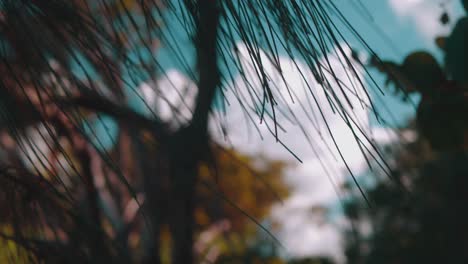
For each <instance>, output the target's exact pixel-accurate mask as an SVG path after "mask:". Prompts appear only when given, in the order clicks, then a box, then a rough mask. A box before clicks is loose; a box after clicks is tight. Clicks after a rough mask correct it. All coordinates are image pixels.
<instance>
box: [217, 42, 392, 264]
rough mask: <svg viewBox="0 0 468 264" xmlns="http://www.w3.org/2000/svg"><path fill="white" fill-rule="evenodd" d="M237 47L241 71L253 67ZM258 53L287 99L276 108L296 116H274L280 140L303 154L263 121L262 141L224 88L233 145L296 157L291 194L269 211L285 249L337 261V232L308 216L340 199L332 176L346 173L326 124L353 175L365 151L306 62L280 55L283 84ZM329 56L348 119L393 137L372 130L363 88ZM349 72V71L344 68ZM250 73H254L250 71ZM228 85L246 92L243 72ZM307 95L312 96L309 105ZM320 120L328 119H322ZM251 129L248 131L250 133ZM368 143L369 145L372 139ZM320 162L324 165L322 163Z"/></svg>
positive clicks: (338, 178)
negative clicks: (279, 127)
mask: <svg viewBox="0 0 468 264" xmlns="http://www.w3.org/2000/svg"><path fill="white" fill-rule="evenodd" d="M238 50H239V51H240V54H241V58H245V59H244V60H242V61H241V63H242V65H243V68H244V70H246V72H247V74H249V71H253V69H254V68H253V65H252V62H251V61H250V59H249V57H248V55H247V54H248V53H247V50H246V48H245V46H244V45H242V44H239V45H238ZM260 55H261V57H262V62H263V63H264V64H263V66H264V69H265V70H266V74H267V75H268V76H269V77H270V79H271V80H272V83H273V84H274V85H276V88H277V89H275V88H274V89H273V90H274V91H273V92H274V94H275V97H276V98H281V96H283V97H284V98H285V99H286V101H284V102H281V100H280V105H279V106H278V108H279V109H283V110H284V111H285V112H287V111H288V108H287V107H286V106H285V104H288V105H289V106H290V108H291V110H292V111H293V112H294V115H295V117H296V118H297V120H298V121H297V122H294V121H292V122H291V121H289V120H288V118H290V119H293V115H292V114H289V115H288V116H287V117H288V118H286V117H284V116H283V117H278V122H279V124H281V125H282V126H283V127H284V129H285V130H286V131H287V132H286V133H280V139H281V140H283V142H284V143H285V145H286V146H288V147H289V148H290V149H291V150H293V151H294V152H295V153H296V154H297V155H298V156H299V158H301V159H302V161H303V163H302V164H301V163H299V162H297V161H296V160H295V159H294V157H293V156H292V155H290V154H289V153H288V152H287V151H286V150H285V148H284V147H282V146H281V145H280V144H278V143H277V142H276V141H275V138H274V137H273V136H272V135H269V131H268V129H267V127H266V125H264V124H261V125H258V127H259V130H260V131H261V132H262V134H263V135H264V139H263V140H261V139H260V137H259V136H257V134H256V133H255V130H254V129H250V130H249V129H247V128H246V126H245V125H244V124H245V115H243V114H242V110H241V107H240V106H239V105H237V104H235V103H233V102H235V100H234V99H233V94H230V93H227V97H228V99H229V100H230V102H231V105H230V107H229V108H228V110H227V114H226V120H227V122H226V126H227V132H228V137H229V139H230V141H231V142H232V145H233V146H234V147H236V148H237V149H238V150H241V151H246V152H248V153H251V154H255V153H258V152H263V153H264V154H265V155H267V156H269V157H270V158H273V159H285V160H289V161H292V162H296V163H295V164H296V166H295V167H293V168H290V169H289V170H288V172H287V178H286V179H287V181H288V183H289V184H291V185H292V186H293V188H294V193H293V194H292V196H291V197H290V198H289V199H288V200H287V201H285V204H284V205H283V206H281V205H278V206H277V207H276V209H275V210H274V212H273V216H274V217H276V218H277V219H279V221H280V222H282V224H283V226H284V230H282V232H280V234H281V239H283V241H284V242H285V244H286V247H287V249H288V253H289V254H291V255H297V256H306V255H327V256H332V257H334V258H335V259H336V260H337V261H338V262H342V261H343V256H342V246H341V235H340V231H339V230H337V228H335V227H333V226H331V225H328V224H325V225H321V226H317V225H316V223H313V222H308V221H307V219H308V213H307V212H308V211H309V210H308V209H310V208H311V207H313V206H317V205H323V204H329V203H330V202H332V201H336V200H337V199H338V197H337V194H336V192H335V190H334V186H333V184H332V182H331V181H333V182H334V183H335V184H337V185H338V184H340V183H342V182H343V181H344V180H345V179H349V177H350V176H349V173H348V171H347V168H346V166H345V163H344V162H343V160H341V159H340V154H339V152H338V150H337V149H336V148H335V146H334V143H333V140H332V138H331V136H330V134H329V133H328V130H327V125H328V126H329V128H330V130H331V131H332V135H333V137H334V139H335V140H336V143H337V145H338V146H339V149H340V151H341V154H342V155H343V157H344V159H345V161H346V163H347V164H348V166H349V168H350V169H351V170H352V171H353V173H354V174H356V175H357V174H359V173H362V172H363V171H365V170H366V163H365V159H364V156H363V155H362V154H361V151H360V148H359V146H358V144H357V143H356V139H355V136H354V135H353V133H352V131H351V129H350V128H349V126H348V125H347V124H346V122H345V121H344V120H343V119H342V118H341V117H340V116H339V115H338V114H336V113H334V112H333V110H332V107H331V106H330V105H329V103H328V99H327V95H326V93H325V91H324V89H323V88H322V86H320V85H319V84H318V83H317V82H316V81H315V79H314V78H313V75H312V73H311V71H310V70H309V68H308V67H307V66H306V65H304V64H302V63H301V62H299V61H297V67H296V66H295V64H293V63H292V62H291V60H290V59H289V58H286V57H281V58H280V65H282V69H281V70H282V74H283V75H284V76H285V79H286V80H287V83H288V86H287V85H286V84H285V83H283V81H282V79H281V78H279V73H278V71H277V70H276V69H275V67H273V66H272V65H271V64H270V63H269V62H268V59H267V58H266V56H265V54H263V53H261V54H260ZM329 60H330V63H331V64H332V67H333V70H334V71H335V73H336V75H337V76H338V78H339V79H340V80H341V81H342V84H343V86H346V87H348V88H349V89H346V88H344V93H345V94H346V96H347V97H348V99H349V101H350V103H351V105H352V107H353V109H351V106H349V105H346V103H345V102H346V100H345V98H344V95H343V94H342V93H341V92H339V87H338V85H337V84H336V83H334V84H332V86H333V87H332V89H333V90H334V91H335V92H336V94H335V95H336V96H337V97H338V98H339V100H340V102H341V103H345V105H344V108H345V109H346V111H348V113H349V114H350V116H349V118H351V119H353V120H354V121H355V122H356V123H358V124H360V125H359V127H360V128H361V129H363V130H364V131H365V134H366V135H371V134H373V135H375V136H376V138H379V139H380V140H384V141H389V140H391V138H392V137H391V136H389V134H388V131H386V130H385V129H371V128H370V127H369V119H368V113H369V109H367V108H363V107H361V103H363V104H369V101H368V100H367V98H366V97H365V95H364V92H363V91H362V88H359V87H355V89H356V90H357V93H358V94H359V95H360V96H359V97H358V96H355V95H354V93H355V91H354V90H353V89H354V88H352V86H353V84H354V85H356V84H357V83H358V82H357V81H356V80H355V79H353V78H351V80H349V79H348V76H347V74H346V70H345V69H343V68H342V65H341V64H340V61H339V59H338V58H333V57H332V56H331V57H330V58H329ZM323 64H325V63H323ZM301 72H302V74H301ZM358 72H359V69H358ZM348 74H351V73H350V72H348ZM253 76H256V75H255V74H253ZM302 76H305V79H306V80H307V83H308V84H309V85H310V87H309V88H310V89H311V91H312V92H313V94H314V96H315V97H316V98H317V102H318V104H319V105H320V109H321V110H322V111H323V116H324V117H325V118H322V117H321V114H320V110H319V106H317V105H316V104H315V103H314V102H313V98H312V95H311V94H310V90H309V89H308V88H307V87H306V86H305V85H306V84H305V81H304V80H303V77H302ZM328 77H330V76H328ZM361 77H362V76H361ZM330 79H331V78H330ZM249 80H250V81H251V83H253V86H254V87H256V88H257V91H262V88H261V87H262V86H261V81H260V80H256V79H255V77H251V78H249ZM232 85H236V87H237V90H236V91H238V92H239V91H240V92H242V91H245V90H246V87H247V86H246V85H245V83H244V81H243V79H242V78H241V77H238V78H237V79H236V80H234V82H233V84H232ZM357 86H358V85H357ZM287 87H289V88H290V89H291V90H293V91H294V94H293V97H294V101H295V103H294V104H293V103H291V101H290V100H289V101H288V98H289V95H288V92H287ZM309 100H310V101H312V102H310V104H309ZM330 100H331V101H333V102H334V103H335V105H337V104H338V102H337V100H335V99H330ZM360 100H362V102H361V101H360ZM301 104H302V105H305V106H307V107H308V109H306V110H304V109H303V108H302V106H301ZM309 117H310V118H309ZM324 119H325V120H326V121H327V123H325V121H324ZM270 123H271V122H270ZM257 124H258V123H257ZM300 126H302V129H303V130H304V131H306V134H304V133H303V132H302V129H301V127H300ZM353 128H354V130H355V131H356V130H357V129H356V126H355V125H353ZM249 131H251V132H250V133H249ZM357 134H358V135H357V136H358V137H359V138H360V139H361V140H363V141H364V142H365V141H366V140H365V139H364V136H363V135H362V134H359V133H357ZM390 134H391V133H390ZM306 135H307V136H308V137H309V138H310V139H311V140H312V143H311V144H308V143H307V140H306ZM218 136H219V139H222V137H221V136H220V135H218ZM366 145H367V147H369V145H370V144H366ZM323 164H325V166H322V165H323ZM326 171H328V173H329V176H327V174H326ZM329 177H331V178H329Z"/></svg>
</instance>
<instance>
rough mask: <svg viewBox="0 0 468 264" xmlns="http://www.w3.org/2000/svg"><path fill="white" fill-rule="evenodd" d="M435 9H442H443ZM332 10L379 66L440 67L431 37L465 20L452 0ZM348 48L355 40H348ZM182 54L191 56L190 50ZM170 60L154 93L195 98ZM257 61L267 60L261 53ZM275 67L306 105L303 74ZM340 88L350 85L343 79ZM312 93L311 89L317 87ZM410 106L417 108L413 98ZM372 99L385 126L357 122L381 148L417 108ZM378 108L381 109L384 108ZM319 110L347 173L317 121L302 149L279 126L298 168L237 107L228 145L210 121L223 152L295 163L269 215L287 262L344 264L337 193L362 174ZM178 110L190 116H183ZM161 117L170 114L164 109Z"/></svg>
mask: <svg viewBox="0 0 468 264" xmlns="http://www.w3.org/2000/svg"><path fill="white" fill-rule="evenodd" d="M441 3H443V4H444V5H443V6H442V5H441ZM335 4H336V5H337V6H339V7H340V9H341V10H342V11H343V12H344V15H345V17H346V18H347V19H348V20H349V21H350V22H351V24H352V25H354V27H355V28H356V29H359V32H360V33H361V34H362V36H364V37H365V40H366V42H367V43H368V44H369V45H370V46H371V47H372V48H373V49H374V51H375V52H376V53H377V54H378V55H379V56H380V57H381V58H382V59H391V60H395V61H396V62H401V61H402V60H403V58H404V56H405V55H407V54H408V53H410V52H411V51H415V50H428V51H430V52H432V53H433V54H436V57H437V58H438V59H439V60H442V53H441V52H440V51H439V50H438V48H437V47H436V45H435V42H434V39H435V37H437V36H440V35H447V34H449V32H450V30H451V27H453V25H454V23H455V22H456V19H457V18H459V17H460V16H461V15H463V12H462V8H461V5H460V3H458V1H455V0H447V1H444V0H432V1H431V0H360V1H359V0H336V1H335ZM444 10H447V12H448V13H449V15H450V17H451V21H450V23H449V24H448V25H446V26H443V25H441V23H440V22H439V17H440V16H441V15H442V13H443V11H444ZM179 30H180V29H178V30H177V29H175V30H174V32H175V33H174V34H175V35H177V33H178V32H179ZM354 41H355V40H354ZM352 43H353V41H351V44H352ZM179 44H180V45H181V46H182V47H183V45H184V43H183V42H181V43H179ZM236 46H237V47H238V49H239V51H240V54H241V55H243V56H245V57H248V55H247V50H246V48H245V45H243V43H241V42H238V43H237V44H236ZM179 48H180V47H179ZM184 52H186V53H187V54H189V53H190V50H189V48H187V50H186V51H184ZM169 54H170V52H166V51H165V49H164V47H162V49H161V50H160V57H159V58H160V62H161V63H162V64H163V65H165V67H166V68H167V71H166V75H165V76H163V77H162V78H161V79H160V80H159V82H158V85H157V86H164V85H169V84H171V85H172V86H175V87H177V88H178V89H182V87H189V89H188V90H189V91H193V90H194V89H195V85H194V84H193V82H192V81H191V80H190V78H189V77H188V76H186V75H184V74H183V69H181V67H180V66H177V62H175V59H174V58H172V57H171V56H170V55H169ZM187 56H189V55H187ZM262 56H265V55H264V54H262ZM280 60H281V65H283V74H284V75H285V76H286V79H287V81H288V83H289V84H290V85H291V86H292V87H296V88H294V89H297V95H296V99H298V101H299V102H300V101H305V100H306V97H307V94H306V93H304V92H303V90H302V89H301V88H300V87H302V86H303V83H302V82H303V81H302V80H301V75H300V74H299V72H298V71H297V69H296V68H295V67H292V66H289V65H292V63H291V61H290V59H289V58H287V56H283V57H281V58H280ZM264 61H267V60H264ZM297 63H298V65H299V66H298V67H299V68H300V69H301V70H303V71H304V72H305V74H306V76H307V78H310V82H311V83H314V82H315V81H314V80H313V78H312V75H311V72H310V71H309V70H308V68H307V66H306V65H305V64H304V63H302V62H300V61H299V62H297ZM331 63H332V64H333V65H336V66H337V68H339V62H338V60H337V59H336V58H335V59H332V62H331ZM242 64H243V65H244V66H245V67H246V68H249V67H250V68H252V69H253V67H254V65H251V62H250V61H249V60H248V59H245V60H243V61H242ZM264 66H265V68H267V69H268V70H269V73H268V74H269V75H272V76H274V75H275V74H276V75H278V73H275V69H274V67H272V66H271V65H264ZM337 73H338V75H339V76H341V78H342V80H345V79H346V78H345V72H344V71H339V70H338V72H337ZM359 74H360V75H361V77H362V76H363V71H362V70H360V71H359ZM372 74H373V75H372V76H373V77H374V78H375V80H376V81H377V83H378V84H379V85H383V81H384V77H383V76H381V75H379V74H377V73H376V72H372ZM239 78H240V77H238V78H234V80H233V82H234V83H238V85H240V86H242V84H243V82H242V80H241V79H239ZM346 81H348V82H349V80H345V82H346ZM256 85H259V86H260V85H261V84H260V83H256ZM369 85H370V84H369ZM278 86H279V87H280V89H279V92H281V91H282V92H285V90H286V86H285V85H284V84H282V83H281V81H279V84H278ZM312 86H314V85H312ZM315 86H317V84H316V83H315ZM190 87H191V88H190ZM140 88H141V92H142V94H143V97H144V98H146V99H147V100H148V102H150V104H154V105H159V106H161V107H163V108H164V107H166V108H167V105H166V106H164V105H165V103H164V102H163V101H161V100H159V101H158V98H157V96H155V95H154V94H153V93H152V89H151V88H150V87H149V86H148V85H142V86H141V87H140ZM240 89H242V87H240ZM244 89H245V87H244ZM320 91H321V89H317V91H316V92H317V93H318V94H319V101H320V102H322V103H324V102H326V98H325V96H324V94H323V93H321V92H320ZM226 96H227V97H228V98H229V96H232V95H229V94H227V95H226ZM171 98H172V99H171V100H172V101H173V103H177V101H178V100H179V99H178V97H177V95H174V97H171ZM413 99H414V100H415V101H417V98H413ZM351 100H354V103H355V104H359V102H358V101H357V99H356V98H354V99H351ZM372 100H373V101H374V102H375V103H376V105H377V108H378V109H379V112H380V113H381V114H382V115H383V116H384V118H385V119H386V120H388V124H381V123H379V122H377V121H376V119H375V118H374V117H373V115H372V114H371V113H369V111H368V110H366V109H355V110H354V114H355V115H356V120H359V121H360V122H361V123H362V124H364V127H366V129H367V132H368V133H370V134H372V135H374V138H375V139H376V140H377V141H378V142H379V143H386V142H390V141H391V140H394V139H395V135H394V134H393V133H392V131H391V128H392V127H396V126H404V124H405V123H406V122H407V121H408V120H409V119H411V118H412V117H413V116H414V109H415V108H414V106H412V105H410V104H405V103H402V102H401V100H400V99H399V98H398V97H396V96H393V95H392V94H391V93H390V92H388V91H387V92H386V95H385V96H384V97H383V96H378V95H377V93H375V92H374V93H372ZM179 101H180V100H179ZM381 102H384V104H382V103H381ZM383 105H386V107H387V109H385V107H383ZM322 106H323V105H322ZM292 108H293V110H295V111H296V113H297V116H298V118H299V119H301V118H302V119H307V113H305V112H303V111H302V110H301V108H300V107H299V105H298V104H295V105H293V106H292ZM324 109H325V110H324V112H325V113H324V114H325V116H326V117H327V120H328V123H329V124H328V125H329V126H330V128H331V130H332V131H334V132H333V134H334V137H335V138H336V141H337V143H338V145H339V146H340V150H341V151H342V152H343V156H344V159H345V160H346V162H347V164H348V166H349V170H348V168H347V167H346V166H345V163H344V162H343V161H342V160H340V159H337V158H336V157H337V156H338V153H337V152H336V150H335V149H333V148H330V147H329V146H331V145H333V143H332V142H331V139H330V138H329V137H327V135H326V133H320V132H319V131H320V129H318V131H317V127H319V128H321V129H324V127H325V124H324V123H323V122H321V121H317V123H315V124H314V122H309V123H307V124H305V125H304V127H303V129H305V130H307V131H309V132H310V133H309V134H310V137H311V138H312V139H313V140H312V141H313V142H312V143H311V144H307V143H306V142H307V141H306V139H305V136H304V134H303V133H302V131H301V129H300V128H298V126H297V125H295V124H293V123H288V121H287V120H286V119H284V120H279V122H280V123H281V122H282V124H283V125H284V127H285V129H286V130H287V133H284V134H283V135H282V139H283V141H284V143H285V144H286V145H287V146H288V147H289V148H290V149H292V150H293V151H294V153H296V154H297V155H298V157H299V158H300V159H301V161H302V163H301V162H298V160H297V159H296V158H295V157H293V156H292V155H291V154H290V153H288V151H286V150H285V148H284V147H282V146H281V145H280V144H278V143H277V142H276V141H275V139H274V138H273V137H268V136H265V137H263V139H261V138H260V137H259V136H258V135H256V134H255V133H252V129H249V128H247V127H245V126H243V125H241V124H244V123H245V122H243V120H244V119H245V116H244V115H243V113H242V111H241V109H240V106H238V105H236V104H232V105H231V106H230V107H229V109H228V111H227V113H226V116H225V120H228V122H226V128H227V131H228V138H229V141H226V140H225V137H224V136H223V135H222V134H221V133H220V132H219V129H217V128H216V121H215V120H213V122H212V124H211V125H212V133H213V135H214V137H215V138H216V139H217V140H218V141H219V142H221V143H222V144H225V145H226V146H229V147H235V149H236V150H238V151H241V152H243V153H247V154H250V155H256V154H259V153H262V154H263V155H265V156H267V157H269V158H271V159H281V160H287V161H289V162H290V163H291V164H293V165H292V166H290V167H289V168H288V170H287V172H286V175H285V180H286V182H287V183H288V184H289V185H290V186H291V187H292V189H293V193H292V195H291V196H290V197H289V198H288V199H287V200H286V201H285V202H284V203H283V204H277V205H275V207H274V210H273V212H272V218H273V219H275V220H276V221H279V222H280V223H281V224H282V225H281V226H282V228H281V229H280V230H276V231H275V232H276V234H277V236H278V237H279V239H280V240H281V241H282V243H283V244H284V245H285V247H286V255H288V256H310V255H322V256H330V257H332V258H334V259H335V260H336V261H337V262H338V263H343V262H344V255H343V236H342V234H341V233H340V227H342V222H343V221H342V220H343V217H342V215H341V209H340V202H339V200H340V197H339V194H337V188H338V189H339V185H340V184H341V183H343V182H346V181H350V179H351V178H350V177H351V175H350V171H351V172H352V173H353V174H354V175H356V176H360V175H365V174H366V173H367V172H368V169H367V165H366V162H365V159H364V157H363V156H362V155H361V154H360V153H361V152H360V150H359V147H358V145H357V144H356V143H355V140H354V137H353V135H352V133H351V132H350V130H349V128H348V127H347V125H346V124H345V123H344V122H343V120H342V119H341V118H340V117H339V116H338V115H336V114H333V111H332V110H331V109H330V108H327V107H324ZM388 109H389V110H388ZM184 111H189V110H188V109H185V110H184ZM314 111H317V109H315V110H314ZM162 112H163V113H164V112H167V113H169V112H168V111H164V110H163V111H162ZM166 118H167V119H168V120H171V118H172V117H171V116H170V114H167V116H166ZM259 129H260V132H262V133H264V134H268V128H267V127H266V126H259ZM322 132H323V131H322ZM323 135H325V136H323ZM324 164H325V165H324ZM361 183H362V182H361ZM338 192H339V190H338ZM317 206H325V207H327V208H329V212H330V214H331V215H332V217H328V218H327V219H328V220H324V219H323V217H320V216H317V215H314V213H313V210H310V209H311V208H315V207H317Z"/></svg>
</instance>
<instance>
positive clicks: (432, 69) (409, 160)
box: [346, 1, 468, 264]
mask: <svg viewBox="0 0 468 264" xmlns="http://www.w3.org/2000/svg"><path fill="white" fill-rule="evenodd" d="M467 3H468V1H463V4H464V5H465V7H466V6H468V5H467ZM467 21H468V20H467V18H466V17H464V18H462V19H461V20H460V21H459V22H458V23H457V25H456V27H455V29H454V30H453V32H452V34H451V35H450V36H449V37H448V38H447V39H445V38H440V37H439V38H438V39H437V40H436V41H437V43H438V45H439V47H441V48H443V49H444V51H445V65H444V66H445V68H446V71H444V70H443V69H444V67H441V66H439V64H438V62H437V61H436V60H435V59H434V57H433V56H432V55H431V54H429V53H427V52H421V51H416V52H414V53H411V54H410V55H408V56H407V57H406V58H405V59H404V62H403V63H402V64H401V65H400V64H398V63H394V62H390V61H379V60H377V59H374V60H373V62H372V64H373V65H374V66H376V67H378V69H379V70H380V71H382V72H383V73H385V74H386V75H387V76H388V78H389V80H390V82H393V84H394V85H395V87H396V88H397V91H399V92H402V93H403V94H404V95H405V96H404V97H407V95H408V94H411V93H417V94H419V95H420V96H421V101H420V102H419V104H418V109H417V115H416V119H415V120H414V122H413V123H410V124H408V127H407V128H405V129H404V130H405V131H406V133H408V132H411V133H414V134H415V135H416V138H415V139H414V140H409V141H402V142H398V143H399V144H393V145H392V146H389V148H388V149H389V152H388V153H387V155H386V157H387V160H388V162H389V163H390V164H392V166H391V171H390V172H388V173H389V174H390V175H389V176H390V177H387V175H385V174H383V175H380V174H379V173H374V176H375V177H376V178H377V179H378V180H377V183H376V185H375V186H371V187H370V188H369V190H368V197H369V199H370V200H371V201H372V202H373V207H372V208H368V207H366V204H364V203H362V202H361V201H360V200H359V193H358V192H357V191H356V190H354V189H352V188H348V191H349V194H350V199H349V200H348V201H347V202H346V214H347V215H348V217H349V219H350V220H351V222H352V228H350V229H349V230H348V233H347V235H348V236H347V237H348V247H347V256H348V263H350V264H365V263H383V264H386V263H388V264H393V263H399V264H410V263H428V264H431V263H434V264H436V263H468V253H467V251H466V248H467V247H468V225H467V223H468V209H467V206H466V201H468V191H467V187H468V155H467V151H468V93H467V92H468V90H467V88H468V86H467V82H466V80H467V79H466V78H467V76H468V72H467V71H466V69H467V67H465V65H467V64H466V63H467V62H468V57H466V54H468V45H467V44H468V42H467V36H468V34H466V32H467V31H466V30H467V27H466V23H467ZM402 132H403V131H402Z"/></svg>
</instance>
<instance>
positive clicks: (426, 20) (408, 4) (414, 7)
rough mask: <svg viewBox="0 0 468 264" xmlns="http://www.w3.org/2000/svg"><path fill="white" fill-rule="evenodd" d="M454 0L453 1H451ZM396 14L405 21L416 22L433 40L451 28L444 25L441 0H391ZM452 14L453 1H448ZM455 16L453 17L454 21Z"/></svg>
mask: <svg viewBox="0 0 468 264" xmlns="http://www.w3.org/2000/svg"><path fill="white" fill-rule="evenodd" d="M451 2H453V1H451ZM389 4H390V7H391V8H392V9H393V10H394V12H395V14H396V15H398V16H399V17H401V18H402V19H403V20H404V21H408V20H409V21H410V22H411V23H414V24H415V26H416V27H417V29H418V30H419V31H420V33H421V34H422V35H423V36H424V37H426V38H427V39H428V40H430V41H433V40H434V38H435V37H436V36H439V35H446V34H448V33H449V30H450V28H449V27H447V26H443V25H442V24H441V23H440V21H439V18H440V16H441V15H442V13H443V9H442V8H441V7H440V1H436V0H389ZM448 4H449V5H448V6H447V8H448V9H449V12H450V14H452V13H453V3H448ZM453 20H454V18H453V17H452V22H453Z"/></svg>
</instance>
